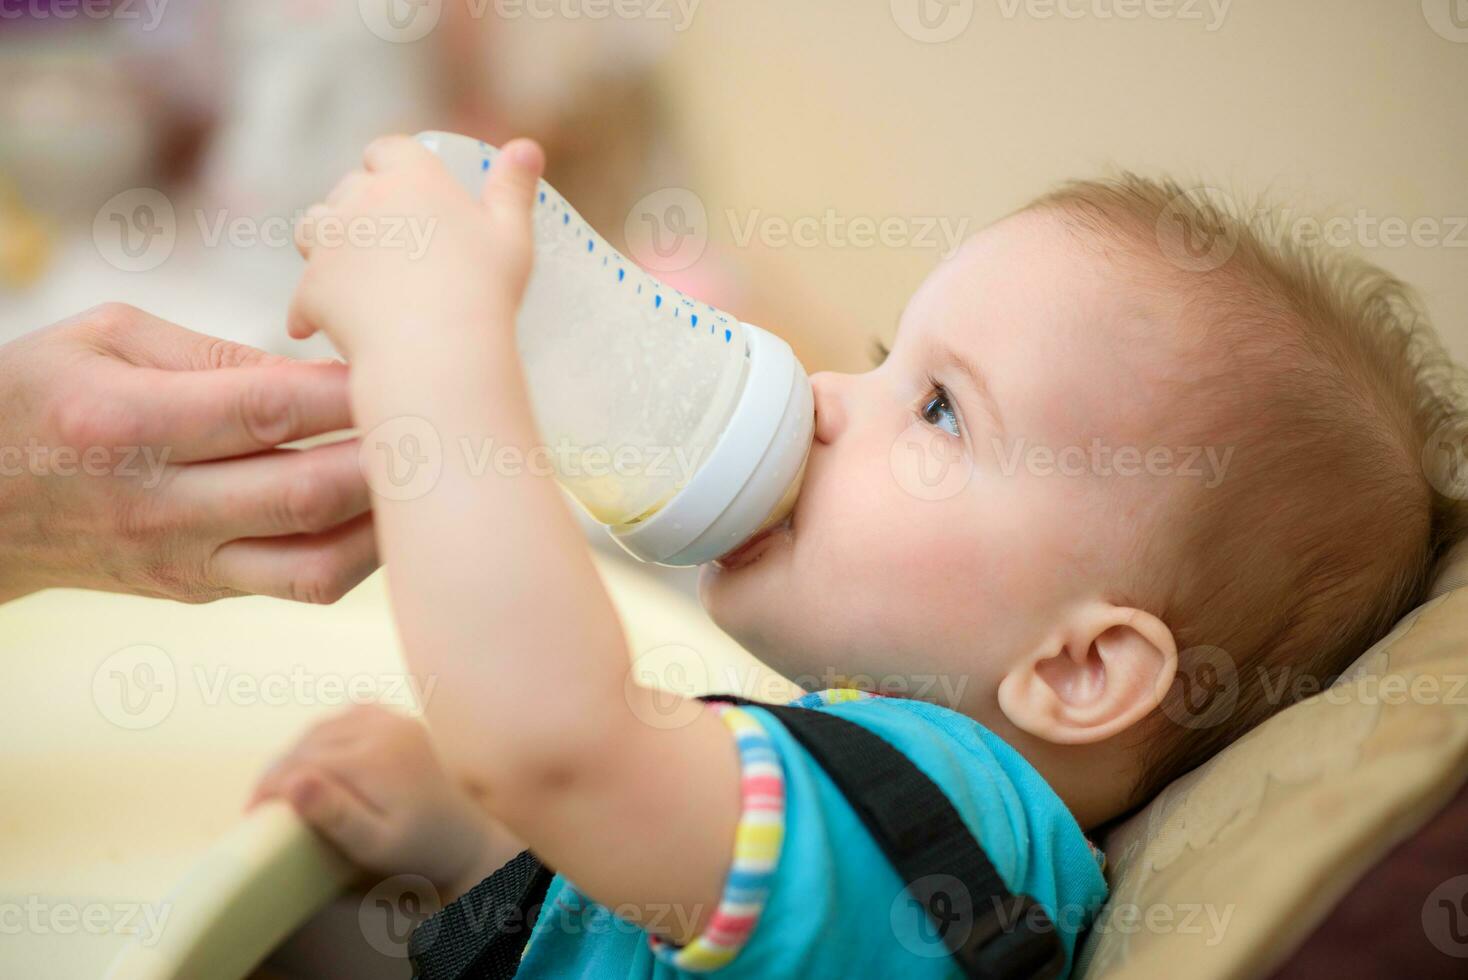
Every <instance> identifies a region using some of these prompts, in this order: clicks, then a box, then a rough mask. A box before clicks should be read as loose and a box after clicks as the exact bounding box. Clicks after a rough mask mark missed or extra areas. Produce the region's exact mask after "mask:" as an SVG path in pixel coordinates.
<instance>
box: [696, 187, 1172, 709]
mask: <svg viewBox="0 0 1468 980" xmlns="http://www.w3.org/2000/svg"><path fill="white" fill-rule="evenodd" d="M1118 280H1119V277H1118V276H1116V275H1115V273H1114V271H1113V270H1112V269H1111V267H1110V266H1109V265H1108V264H1107V263H1106V262H1105V261H1103V260H1102V259H1100V258H1099V257H1097V256H1096V255H1094V254H1093V253H1091V252H1089V251H1088V250H1087V249H1086V248H1085V247H1083V246H1082V245H1081V244H1080V243H1078V242H1077V241H1076V240H1074V239H1073V237H1072V236H1071V234H1070V232H1069V231H1067V230H1066V229H1065V227H1064V226H1063V225H1061V224H1060V222H1059V220H1058V219H1057V218H1055V217H1053V216H1049V215H1044V214H1034V213H1027V214H1021V215H1019V216H1017V217H1014V218H1010V219H1007V220H1005V221H1003V222H1001V223H999V224H997V225H995V226H993V227H990V228H988V229H986V230H984V231H983V232H981V233H979V234H978V235H976V236H974V237H973V238H971V239H970V240H969V241H968V242H966V243H965V244H964V246H963V247H962V248H961V249H960V250H959V251H958V252H957V253H956V254H955V255H954V256H953V257H952V258H951V259H949V260H948V261H946V262H944V263H943V264H942V265H941V266H939V268H938V269H937V270H936V271H934V272H933V274H932V275H930V276H929V277H928V279H927V280H926V281H925V282H924V283H923V284H922V286H921V287H920V288H919V289H918V291H917V292H916V293H915V294H914V296H913V297H912V299H911V301H910V303H909V304H908V307H907V309H906V311H905V312H904V314H903V316H902V320H901V323H900V326H899V329H898V332H897V336H896V339H895V342H894V343H893V346H892V351H891V354H890V356H889V357H888V358H887V360H886V362H885V363H883V364H882V365H881V366H880V367H877V368H876V369H874V370H871V371H868V372H866V373H865V374H856V375H843V374H834V373H820V374H816V375H815V376H813V378H812V383H813V385H814V387H815V397H816V439H815V443H814V445H813V446H812V447H811V452H810V459H809V462H808V464H807V472H806V478H805V484H804V487H803V489H802V491H801V495H800V499H799V501H798V502H797V504H796V507H795V510H794V515H793V521H792V527H791V530H790V531H789V532H788V533H780V534H777V535H775V536H774V537H773V538H772V539H770V540H769V541H768V542H766V543H765V545H763V546H761V547H760V548H759V549H757V551H756V557H754V559H753V560H751V561H748V562H746V563H743V564H742V565H740V566H739V567H720V566H717V565H706V566H704V568H703V569H702V572H701V575H700V579H699V592H700V596H701V598H702V601H703V603H704V606H705V608H706V609H707V610H708V612H709V614H710V615H711V616H712V617H713V618H714V620H715V621H716V622H717V623H718V624H719V625H720V626H721V627H723V628H724V629H725V630H726V631H727V632H729V633H730V634H731V635H732V636H733V637H734V638H735V639H737V640H738V641H740V642H741V643H742V644H743V645H744V646H745V647H746V648H748V649H749V650H750V651H751V652H752V653H754V654H755V655H756V656H758V657H760V658H761V659H763V660H764V661H765V662H766V663H768V664H770V665H771V666H772V667H774V668H775V669H776V670H779V671H780V672H782V673H784V674H785V675H786V676H788V677H790V678H791V679H793V680H795V681H796V682H797V683H800V684H801V685H802V686H804V687H807V688H812V687H816V688H818V687H825V686H830V685H831V684H832V683H833V682H836V681H839V680H851V681H855V682H856V683H858V684H859V685H861V686H869V687H870V686H875V688H876V689H878V690H880V691H882V692H883V693H892V694H903V693H906V694H908V695H912V696H918V697H921V698H923V699H924V700H931V701H937V702H939V703H942V704H945V705H947V706H950V707H955V708H961V709H963V710H966V711H969V712H970V713H972V714H975V715H976V716H979V717H981V719H982V718H983V717H984V716H985V715H987V714H989V706H990V705H991V704H992V702H993V696H992V695H993V691H994V688H995V686H996V685H997V683H998V681H999V679H1000V678H1002V676H1003V674H1004V671H1005V669H1006V667H1007V666H1008V665H1009V664H1010V663H1011V662H1012V661H1013V660H1014V658H1015V657H1018V656H1023V655H1025V654H1027V653H1029V652H1030V651H1032V650H1034V649H1035V648H1036V645H1037V644H1039V643H1041V642H1043V641H1044V639H1045V637H1046V636H1047V635H1048V634H1049V632H1051V631H1053V630H1054V629H1055V623H1056V622H1057V621H1058V620H1059V618H1060V616H1061V614H1062V613H1063V611H1064V609H1065V607H1066V605H1067V604H1074V603H1082V602H1086V601H1088V600H1093V599H1095V598H1098V597H1099V598H1102V599H1105V600H1108V601H1117V600H1118V599H1121V598H1125V597H1121V596H1116V595H1113V594H1111V593H1112V592H1113V591H1115V589H1116V587H1117V580H1116V577H1115V575H1114V574H1113V573H1114V571H1115V570H1116V569H1118V568H1119V567H1120V566H1121V565H1122V559H1123V558H1125V557H1126V556H1128V555H1129V554H1130V550H1129V545H1130V544H1131V543H1132V542H1133V541H1134V539H1135V538H1136V537H1137V534H1138V528H1139V527H1145V526H1147V522H1148V521H1149V520H1150V518H1151V516H1152V512H1153V510H1154V509H1155V508H1156V507H1157V506H1158V503H1159V500H1160V498H1161V496H1162V494H1161V493H1160V492H1159V489H1160V488H1159V486H1158V483H1157V481H1156V479H1155V478H1152V477H1145V476H1118V475H1116V474H1115V472H1114V471H1113V472H1109V473H1108V472H1107V469H1108V468H1107V467H1106V466H1104V465H1093V464H1092V463H1091V462H1089V460H1091V459H1092V458H1096V459H1100V460H1102V461H1103V462H1104V461H1105V459H1106V458H1107V457H1106V456H1098V455H1097V454H1096V453H1095V452H1093V451H1092V450H1093V449H1094V447H1095V446H1096V444H1095V443H1093V440H1099V445H1100V446H1101V447H1102V448H1103V449H1106V448H1109V449H1110V450H1111V451H1112V452H1114V451H1115V450H1116V449H1117V448H1119V447H1137V448H1138V449H1139V450H1140V451H1141V452H1143V453H1145V452H1146V451H1147V449H1148V447H1149V446H1151V445H1152V442H1149V440H1148V435H1147V434H1148V433H1149V432H1150V433H1156V432H1157V431H1160V426H1161V422H1162V420H1163V418H1164V415H1163V410H1164V408H1165V407H1164V406H1159V405H1156V404H1154V401H1155V394H1154V380H1155V372H1156V371H1157V370H1158V365H1159V363H1160V362H1162V361H1163V358H1162V357H1161V356H1160V355H1159V354H1157V353H1156V350H1155V348H1156V347H1157V346H1158V340H1157V338H1156V337H1155V336H1152V334H1154V333H1157V332H1159V331H1156V330H1155V329H1154V328H1153V327H1152V326H1151V324H1152V323H1153V322H1154V318H1152V317H1149V315H1148V313H1147V309H1146V305H1145V304H1144V303H1143V302H1142V301H1141V299H1140V298H1139V297H1138V295H1137V293H1136V291H1135V290H1131V289H1129V288H1127V287H1124V286H1122V285H1120V284H1119V282H1118ZM964 365H968V366H969V367H970V368H971V369H972V370H971V371H970V370H966V369H965V367H964ZM1153 441H1155V435H1154V436H1153ZM1072 447H1075V448H1072ZM1079 450H1085V451H1086V452H1087V455H1086V457H1085V459H1084V460H1082V459H1081V457H1080V456H1079ZM1047 454H1049V455H1047ZM1062 467H1063V470H1062ZM1078 468H1079V469H1080V472H1076V471H1077V469H1078Z"/></svg>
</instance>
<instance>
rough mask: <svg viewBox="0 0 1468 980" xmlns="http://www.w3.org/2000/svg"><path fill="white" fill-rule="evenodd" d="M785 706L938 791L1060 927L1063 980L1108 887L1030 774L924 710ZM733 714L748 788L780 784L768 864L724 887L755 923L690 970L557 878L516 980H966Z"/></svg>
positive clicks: (820, 798)
mask: <svg viewBox="0 0 1468 980" xmlns="http://www.w3.org/2000/svg"><path fill="white" fill-rule="evenodd" d="M792 703H794V704H796V705H798V706H801V707H808V708H814V709H816V710H820V711H830V712H832V713H833V714H836V715H839V716H841V717H843V718H846V719H848V720H850V721H853V722H856V723H857V724H860V725H863V726H865V727H866V728H868V729H870V730H871V731H873V732H875V733H876V734H878V735H880V736H882V737H883V738H884V739H886V740H887V741H888V742H889V743H891V744H892V745H893V746H895V747H896V748H898V749H899V750H901V751H902V752H903V753H904V754H905V755H906V756H907V757H908V758H909V759H910V760H911V761H912V762H913V763H915V764H916V765H917V766H918V768H919V769H921V770H922V771H923V772H924V773H925V774H926V775H927V776H928V777H929V778H930V779H932V780H933V781H934V782H935V783H937V785H938V786H939V787H940V788H941V789H942V790H943V791H944V793H945V794H946V795H947V796H948V798H949V800H951V801H952V803H953V805H954V807H955V808H956V809H957V810H958V813H959V815H960V816H961V817H962V818H963V820H964V822H965V824H967V826H968V827H969V829H970V830H971V831H972V832H973V833H974V834H975V836H976V837H977V839H978V841H979V843H980V844H981V845H982V847H983V848H984V851H985V853H987V854H988V856H989V860H990V861H991V862H993V864H994V866H995V868H996V869H997V870H998V872H999V874H1000V875H1001V876H1002V877H1003V879H1004V881H1005V883H1006V884H1007V885H1008V887H1009V889H1010V890H1011V891H1013V892H1016V893H1024V894H1026V895H1029V896H1030V897H1031V898H1033V899H1035V901H1036V902H1038V903H1039V904H1040V905H1041V906H1042V907H1043V908H1044V909H1045V911H1046V913H1047V914H1048V915H1049V916H1050V919H1051V921H1052V922H1053V923H1055V926H1056V929H1057V932H1058V934H1059V936H1060V939H1061V942H1062V945H1063V946H1064V948H1065V954H1066V971H1067V973H1068V972H1069V968H1070V965H1071V963H1072V962H1073V958H1074V952H1075V944H1076V941H1077V938H1078V936H1079V935H1080V934H1081V933H1082V932H1083V931H1084V930H1085V928H1086V927H1087V926H1088V925H1089V924H1090V922H1091V919H1092V918H1093V917H1094V915H1095V913H1096V912H1098V911H1099V910H1100V907H1101V904H1102V903H1103V902H1104V901H1105V899H1106V883H1105V879H1104V878H1103V877H1102V874H1101V864H1100V857H1099V854H1098V853H1097V852H1096V851H1095V850H1094V849H1093V848H1092V847H1091V845H1090V843H1089V842H1088V841H1087V840H1086V837H1085V835H1084V833H1083V832H1082V831H1081V828H1080V826H1079V825H1078V824H1077V823H1076V821H1075V818H1074V817H1072V816H1071V814H1070V811H1069V810H1068V809H1066V807H1065V805H1064V804H1063V803H1062V802H1061V800H1060V798H1059V797H1058V796H1056V794H1055V792H1054V790H1052V789H1051V788H1050V786H1049V785H1048V784H1047V783H1046V782H1045V781H1044V779H1042V778H1041V777H1040V774H1039V773H1038V772H1036V771H1035V769H1034V767H1033V766H1031V765H1030V764H1029V763H1028V762H1026V761H1025V760H1024V758H1023V757H1021V756H1020V754H1019V753H1018V752H1016V751H1015V750H1014V749H1012V748H1010V747H1009V746H1008V745H1007V744H1005V743H1004V742H1003V741H1002V740H1001V739H1000V738H999V737H998V736H996V735H995V734H993V733H992V732H990V731H988V730H987V729H986V728H984V727H983V726H982V725H980V724H978V723H977V722H975V721H974V720H973V719H971V718H968V717H966V716H964V715H961V714H959V713H957V712H955V711H950V710H948V709H946V708H941V707H938V706H936V705H932V704H928V703H926V702H921V701H912V700H906V699H895V698H884V697H872V696H868V695H859V694H857V693H856V692H852V691H822V692H817V693H814V694H808V695H806V696H805V697H803V698H800V699H799V700H797V701H795V702H792ZM734 714H737V715H739V716H742V717H743V719H744V721H743V724H744V725H745V726H747V729H748V730H749V731H747V732H746V735H747V737H746V736H740V737H739V743H740V754H741V765H742V766H743V767H744V770H745V775H746V777H747V776H748V774H749V772H750V768H751V766H753V765H757V764H759V761H760V760H761V759H763V760H765V761H771V760H773V761H775V762H777V763H778V768H777V772H778V773H779V774H781V775H783V780H784V821H783V835H782V840H781V842H780V844H779V847H778V850H777V852H776V853H777V856H774V857H772V860H771V861H769V862H768V863H767V865H766V866H765V868H764V869H763V870H762V871H761V872H759V873H757V874H755V875H753V876H752V877H753V878H755V879H758V880H753V881H752V880H751V875H750V874H748V873H746V872H745V871H743V870H738V869H736V870H737V871H738V873H733V872H731V875H730V881H729V883H728V884H727V885H726V893H725V902H726V903H728V902H731V901H735V900H737V901H739V902H741V903H743V904H742V905H740V906H739V908H741V909H745V910H747V909H748V908H750V907H751V906H752V907H753V908H754V910H755V911H756V912H757V918H756V919H755V921H754V925H753V928H752V930H751V931H749V933H748V936H747V938H746V939H744V941H743V943H742V945H741V946H739V947H738V948H737V950H729V951H726V954H727V955H726V956H725V958H724V960H723V961H721V962H718V963H717V964H715V965H714V966H713V967H712V969H710V961H708V960H707V959H704V960H703V961H702V962H698V961H697V960H694V961H692V962H691V961H690V957H689V956H687V955H684V954H686V953H688V952H690V951H689V950H680V949H679V948H677V947H672V946H668V945H661V944H650V943H649V941H648V934H647V932H645V931H644V930H643V929H641V928H640V927H638V926H636V925H633V924H632V923H630V922H628V921H626V920H624V919H620V918H618V917H617V916H615V915H613V914H612V913H611V912H610V911H609V910H608V909H606V908H605V907H603V906H601V905H598V904H597V903H595V902H593V901H592V900H591V899H590V898H587V897H586V896H584V895H582V894H581V893H580V892H578V891H577V890H576V887H575V886H574V885H573V884H571V883H570V882H569V881H567V880H566V879H565V878H564V877H562V876H559V875H557V876H556V878H555V879H554V881H552V882H551V885H550V888H549V890H548V891H547V893H546V899H545V903H544V905H543V906H542V909H541V913H540V915H539V917H538V918H537V920H536V923H535V927H534V929H533V930H532V933H531V939H530V943H529V945H528V947H527V949H526V951H525V956H524V959H523V960H522V961H521V965H520V970H519V972H518V973H516V976H517V977H530V978H535V977H548V978H549V977H554V978H571V977H586V978H618V980H621V978H634V977H635V978H644V977H654V978H674V977H685V976H694V975H707V974H709V973H710V972H712V973H715V974H717V975H718V976H719V977H721V978H738V977H751V978H755V977H758V978H766V977H785V976H789V977H813V978H822V977H830V978H833V980H835V978H840V980H847V978H849V977H853V976H879V977H893V976H901V977H917V978H923V977H933V978H938V977H943V978H948V977H961V976H962V974H961V973H960V972H959V971H958V969H957V968H956V966H955V965H954V963H953V961H952V959H951V958H950V957H949V955H948V953H947V950H946V948H945V947H944V946H943V944H942V941H941V939H940V937H939V936H938V935H937V933H936V930H935V929H934V928H933V927H932V925H931V923H930V922H929V920H928V918H927V915H926V913H925V912H924V911H923V910H922V908H921V907H919V906H918V904H917V902H916V901H915V900H914V899H913V898H912V897H911V896H910V895H909V894H908V892H907V890H906V889H905V888H904V886H903V884H902V881H901V880H900V879H899V878H898V876H897V872H896V871H894V870H893V868H892V866H891V865H890V864H889V863H888V861H887V859H886V857H885V855H883V854H882V852H881V850H880V849H879V848H878V847H877V845H876V843H875V842H874V841H873V840H872V838H871V836H870V835H869V834H868V833H867V831H866V828H865V827H864V826H863V825H862V823H861V822H860V819H859V818H858V817H857V815H856V814H855V813H854V812H853V810H852V809H851V807H850V805H849V804H848V803H847V802H846V799H845V797H843V796H842V795H841V792H840V791H839V790H838V789H837V788H836V786H835V785H834V784H833V783H832V782H831V780H830V778H829V777H828V776H827V775H826V774H825V771H824V770H822V769H821V767H820V766H819V765H818V764H817V763H816V762H815V760H814V759H813V758H812V757H811V756H810V755H809V753H807V752H806V751H805V749H804V748H803V747H802V746H801V744H800V743H799V742H798V741H796V740H795V739H794V737H793V736H791V735H790V734H789V732H787V731H786V730H785V728H784V726H782V725H781V724H780V722H779V721H778V720H776V719H775V718H774V716H772V715H771V714H769V713H768V712H766V711H764V710H762V709H759V708H754V707H746V708H743V709H726V715H734ZM750 719H752V720H753V721H754V722H756V723H757V725H755V724H750V723H749V722H750ZM731 728H734V730H735V732H736V735H738V733H739V732H740V729H739V728H738V727H736V726H734V725H733V724H731ZM748 815H749V811H748V809H746V811H745V817H746V819H747V818H748ZM742 825H743V824H741V826H742ZM669 859H671V860H676V855H669ZM737 864H738V857H737V856H736V865H737ZM736 879H737V881H736ZM736 888H737V889H738V891H739V894H738V895H732V894H731V892H732V891H733V890H734V889H736ZM761 900H762V907H760V903H761ZM696 943H697V941H695V944H696Z"/></svg>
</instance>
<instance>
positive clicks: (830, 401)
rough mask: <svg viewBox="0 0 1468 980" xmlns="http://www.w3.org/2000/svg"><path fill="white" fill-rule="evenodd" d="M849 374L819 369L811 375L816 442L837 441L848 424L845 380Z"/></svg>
mask: <svg viewBox="0 0 1468 980" xmlns="http://www.w3.org/2000/svg"><path fill="white" fill-rule="evenodd" d="M849 377H850V376H849V375H844V374H837V373H836V372H835V371H817V372H816V373H815V374H812V375H811V376H810V386H811V390H812V392H814V394H815V403H816V427H815V439H816V442H824V443H830V442H833V441H835V439H836V437H837V436H838V435H839V434H840V433H841V430H842V429H843V428H844V427H845V426H846V405H845V390H846V385H845V383H844V382H845V381H846V380H847V379H848V378H849Z"/></svg>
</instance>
